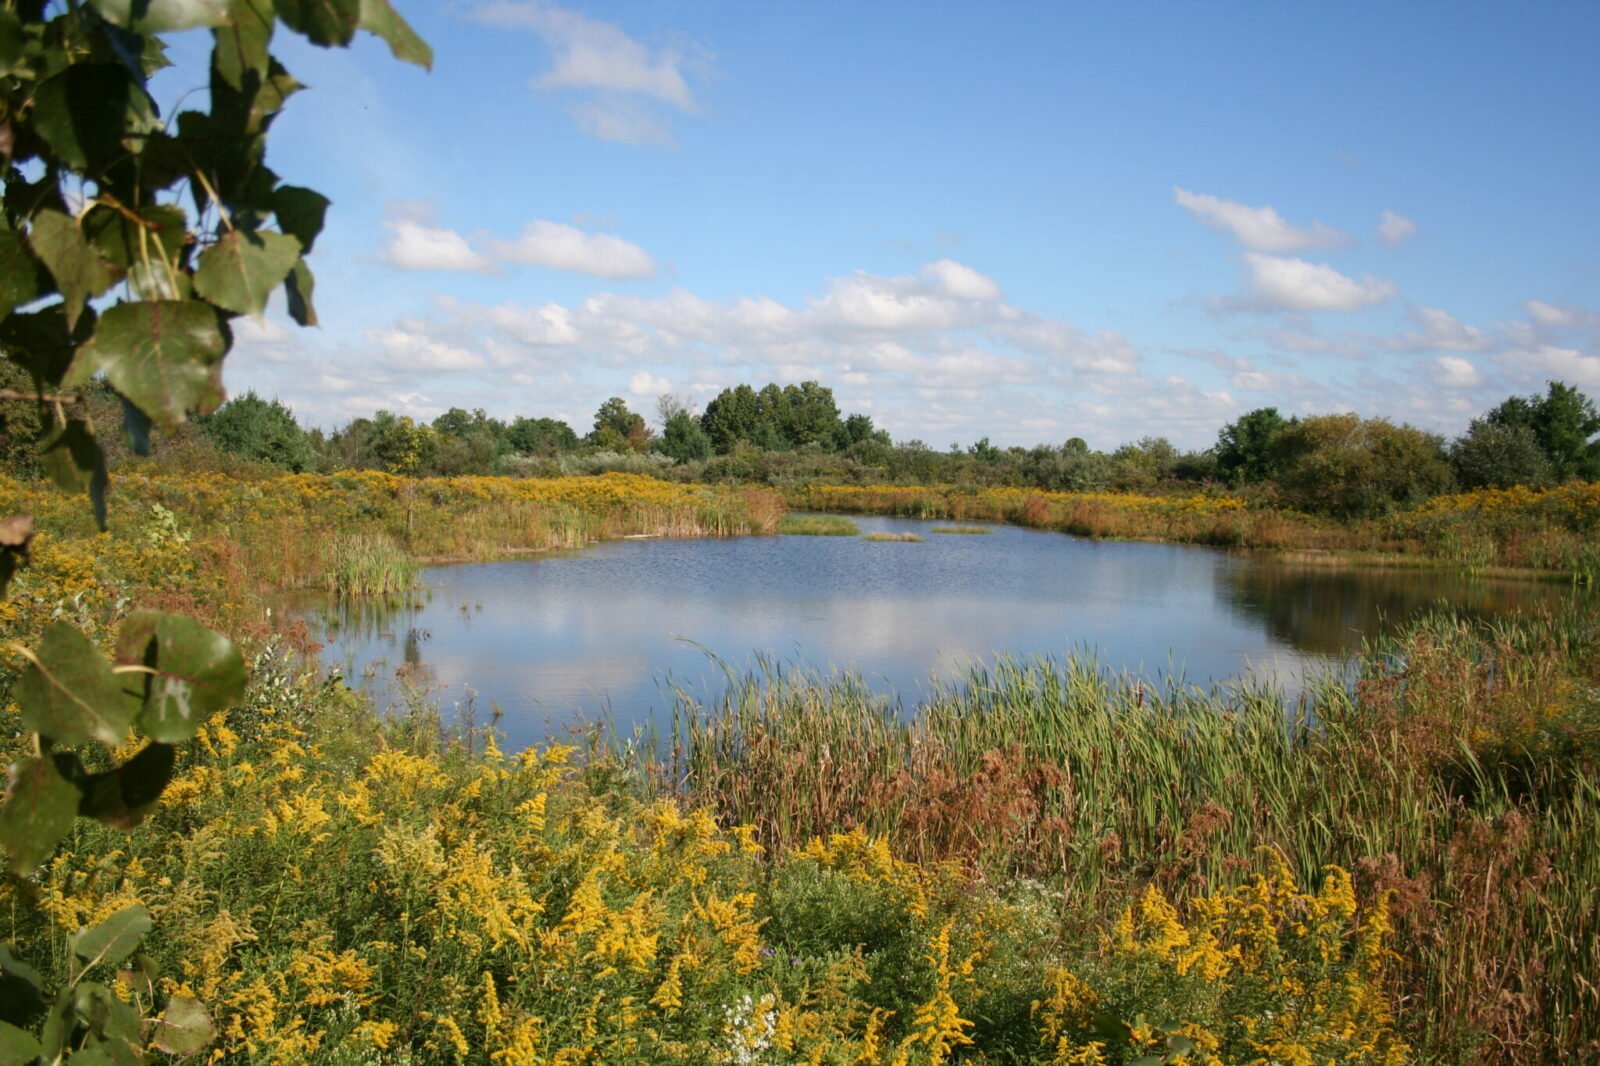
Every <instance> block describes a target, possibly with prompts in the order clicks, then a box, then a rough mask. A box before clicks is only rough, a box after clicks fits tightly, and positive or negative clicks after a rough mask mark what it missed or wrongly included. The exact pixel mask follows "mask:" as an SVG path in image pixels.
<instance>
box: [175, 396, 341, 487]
mask: <svg viewBox="0 0 1600 1066" xmlns="http://www.w3.org/2000/svg"><path fill="white" fill-rule="evenodd" d="M200 428H201V429H202V430H203V431H204V432H205V435H206V436H207V437H208V438H210V440H211V441H212V442H213V443H214V444H216V446H217V447H218V448H220V449H222V450H223V451H225V452H231V453H233V454H234V455H241V456H244V457H245V458H246V459H254V460H256V461H257V462H262V463H271V464H272V465H273V466H281V467H283V468H284V469H285V470H291V471H294V472H295V473H299V472H300V471H302V470H308V469H310V467H311V465H312V461H313V455H312V451H311V439H310V438H309V437H308V436H306V431H305V430H304V429H302V428H301V427H300V423H299V422H297V421H295V417H294V412H293V411H290V410H289V409H288V408H287V407H285V406H284V405H283V404H281V403H279V402H278V401H277V400H263V399H262V398H261V397H259V396H257V395H256V394H255V393H254V392H246V393H245V394H244V395H243V396H235V397H234V398H233V399H231V400H229V401H228V402H227V403H225V404H223V405H222V406H221V407H219V408H218V409H217V410H216V411H215V412H214V413H213V414H210V415H207V416H205V417H203V418H201V419H200Z"/></svg>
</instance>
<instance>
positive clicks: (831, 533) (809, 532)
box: [778, 514, 861, 537]
mask: <svg viewBox="0 0 1600 1066" xmlns="http://www.w3.org/2000/svg"><path fill="white" fill-rule="evenodd" d="M778 532H779V533H780V534H782V535H783V536H788V537H854V536H857V535H858V534H860V532H861V529H860V527H858V526H857V525H856V524H855V523H854V522H852V521H850V519H848V518H840V517H838V516H837V515H825V514H824V515H810V514H806V515H798V514H792V515H784V516H783V518H781V519H779V521H778Z"/></svg>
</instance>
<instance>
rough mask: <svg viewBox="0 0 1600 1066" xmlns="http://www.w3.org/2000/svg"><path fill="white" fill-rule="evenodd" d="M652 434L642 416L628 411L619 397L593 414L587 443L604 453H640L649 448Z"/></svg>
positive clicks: (625, 403) (612, 399)
mask: <svg viewBox="0 0 1600 1066" xmlns="http://www.w3.org/2000/svg"><path fill="white" fill-rule="evenodd" d="M652 438H653V434H652V433H651V432H650V427H649V426H647V425H645V423H644V416H643V415H641V414H639V413H638V412H636V411H630V410H628V404H627V402H626V401H625V400H623V398H622V397H620V396H613V397H611V398H610V399H609V400H607V401H606V402H605V403H603V404H601V405H600V409H599V410H598V411H596V412H595V413H594V432H592V433H590V434H589V443H590V444H593V445H595V446H596V447H597V448H600V449H602V450H604V451H619V452H620V451H634V452H642V451H644V450H645V449H646V448H648V447H649V446H650V441H651V440H652Z"/></svg>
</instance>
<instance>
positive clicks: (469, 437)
mask: <svg viewBox="0 0 1600 1066" xmlns="http://www.w3.org/2000/svg"><path fill="white" fill-rule="evenodd" d="M102 402H103V404H104V405H105V406H106V407H107V412H106V417H107V418H110V417H111V416H112V415H114V414H116V412H115V411H113V410H111V406H112V405H113V401H112V400H111V399H105V400H103V401H102ZM94 403H95V400H94V397H93V396H91V397H90V398H89V406H90V408H91V410H92V409H93V407H94ZM28 411H29V408H28V405H24V404H19V403H16V402H11V403H6V404H3V405H0V417H7V418H10V419H11V420H12V423H13V424H15V423H16V421H17V419H18V418H19V417H21V418H22V419H23V420H24V421H25V420H26V418H27V416H28ZM0 428H3V427H0ZM1597 434H1600V414H1597V411H1596V407H1595V403H1594V401H1593V400H1591V399H1590V398H1589V397H1588V396H1586V395H1585V394H1584V393H1583V392H1581V391H1580V390H1579V389H1577V388H1576V387H1574V386H1572V385H1569V384H1566V383H1563V382H1559V381H1553V382H1549V383H1548V384H1547V386H1546V389H1545V391H1544V392H1543V393H1542V394H1540V393H1535V394H1532V395H1527V396H1511V397H1508V398H1507V399H1505V400H1504V401H1503V402H1501V403H1500V404H1498V405H1496V406H1495V407H1493V408H1491V409H1490V410H1488V411H1486V412H1484V413H1483V414H1482V415H1481V416H1480V417H1478V418H1475V419H1473V420H1472V422H1471V423H1470V425H1469V426H1468V427H1467V429H1466V431H1465V432H1463V433H1462V434H1461V435H1460V436H1458V437H1456V438H1454V439H1453V440H1447V439H1446V438H1445V437H1443V436H1441V435H1439V434H1436V433H1431V432H1428V431H1426V430H1422V429H1418V428H1417V427H1415V426H1410V425H1406V424H1404V423H1396V422H1393V421H1390V420H1388V419H1384V418H1363V417H1361V416H1359V415H1356V414H1330V415H1313V416H1306V417H1288V416H1285V415H1283V414H1282V413H1280V412H1279V411H1278V410H1277V409H1276V408H1273V407H1263V408H1259V409H1257V410H1254V411H1251V412H1249V413H1247V414H1245V415H1242V416H1241V417H1239V418H1238V419H1236V420H1234V421H1233V422H1230V423H1228V424H1227V425H1225V426H1223V427H1222V429H1221V430H1220V431H1219V433H1218V434H1217V439H1216V441H1215V443H1214V444H1212V445H1211V446H1210V447H1208V448H1203V449H1197V450H1190V451H1184V450H1181V449H1179V448H1177V447H1176V446H1174V445H1173V444H1172V443H1171V442H1170V441H1169V440H1167V439H1166V438H1164V437H1144V438H1142V439H1140V440H1138V441H1134V442H1131V443H1128V444H1124V445H1122V446H1121V447H1118V448H1115V449H1112V450H1110V451H1099V450H1096V449H1093V448H1091V447H1089V445H1088V444H1087V442H1085V441H1084V439H1083V438H1082V437H1072V438H1069V439H1068V440H1066V441H1065V442H1063V443H1061V444H1048V443H1046V444H1039V445H1036V446H1034V447H1032V448H1024V447H1005V448H1002V447H999V446H996V445H994V444H991V443H990V441H989V440H988V439H987V438H984V439H982V440H978V441H976V442H974V443H972V444H971V445H968V446H965V447H961V446H955V445H953V446H952V447H951V448H949V449H948V450H940V449H934V448H931V447H929V446H928V445H927V444H925V443H923V442H922V441H919V440H902V441H892V440H891V439H890V437H889V434H888V433H887V432H885V431H883V430H881V429H878V428H877V427H876V426H875V425H874V424H873V421H872V419H871V418H870V417H869V416H867V415H864V414H850V415H842V414H841V412H840V410H839V407H838V404H837V403H836V402H835V400H834V396H833V390H832V389H830V388H828V387H827V386H824V385H821V384H819V383H818V382H816V381H807V382H803V383H801V384H798V385H793V384H791V385H785V386H779V385H777V384H768V385H765V386H763V387H761V388H759V389H758V388H755V387H753V386H751V385H747V384H741V385H738V386H735V387H733V388H728V389H724V390H723V391H722V392H721V393H719V394H718V395H717V396H715V397H714V398H713V399H712V400H711V401H710V402H709V403H707V404H706V406H705V409H704V410H703V411H701V412H699V413H698V414H696V413H695V412H694V411H692V410H691V409H690V408H689V406H688V405H687V404H686V403H685V402H684V401H682V400H681V399H678V398H676V397H673V396H670V395H669V396H662V397H661V398H660V399H659V401H658V402H657V404H656V411H655V419H654V424H652V423H651V422H650V421H647V420H646V418H645V416H644V415H643V414H641V413H639V412H637V411H635V410H633V409H631V408H630V407H629V406H628V403H627V402H626V401H625V400H623V399H622V398H621V397H616V396H613V397H611V398H610V399H608V400H606V401H605V402H604V403H603V404H601V405H600V407H599V408H598V409H597V410H596V411H595V414H594V418H593V422H592V424H591V426H590V427H589V428H588V431H587V432H585V433H583V434H582V435H580V434H579V432H578V431H577V430H576V429H574V428H573V427H572V426H571V425H569V424H568V423H567V422H564V421H561V420H559V419H555V418H550V417H518V418H513V419H510V420H501V419H498V418H494V417H491V416H489V415H488V414H486V413H485V412H484V411H482V410H474V411H467V410H464V409H462V408H459V407H453V408H451V409H450V410H448V411H446V412H445V413H443V414H441V415H440V416H438V417H437V418H435V419H433V420H432V421H431V422H427V421H420V420H417V419H413V418H411V417H410V416H407V415H401V414H396V413H394V412H391V411H378V412H376V413H375V414H374V415H372V417H370V418H357V419H354V420H353V421H351V422H349V423H347V424H346V425H344V426H342V427H340V428H339V429H337V430H335V431H333V432H332V433H324V432H322V431H321V430H319V429H306V428H305V427H303V426H301V425H300V424H299V422H298V421H297V420H296V419H295V417H294V414H293V412H292V411H290V410H289V408H287V407H286V406H284V405H283V404H282V403H279V402H278V401H277V400H268V399H264V398H262V397H260V396H257V395H256V394H254V393H245V394H244V395H242V396H238V397H235V398H234V399H232V400H230V401H228V402H227V403H226V404H224V405H223V406H222V407H221V408H220V409H218V410H217V411H216V412H214V413H212V414H210V415H207V416H205V417H203V418H201V419H199V420H198V421H197V423H196V428H194V429H190V430H185V431H183V433H180V434H179V437H180V440H179V441H177V442H176V444H177V447H178V450H179V451H180V452H181V451H183V450H184V449H187V450H188V451H189V452H190V453H195V452H201V453H203V452H205V451H206V450H208V449H211V450H215V451H216V452H218V453H221V454H224V455H227V456H232V457H238V458H241V459H244V460H247V461H251V462H258V463H265V464H270V465H272V466H274V467H279V468H282V469H285V470H291V471H314V470H328V471H331V470H340V469H378V470H385V471H389V472H391V473H396V474H402V475H414V476H458V475H466V474H477V475H508V476H551V475H555V474H573V473H597V472H603V471H605V470H631V471H638V472H646V473H653V474H656V475H658V476H662V477H670V478H675V479H685V480H742V481H764V482H771V483H784V482H794V481H803V480H832V481H837V482H841V483H872V482H891V483H918V484H929V483H939V484H957V485H974V486H1007V485H1010V486H1022V487H1032V488H1039V489H1045V490H1053V491H1080V492H1093V491H1133V492H1160V491H1163V490H1169V489H1193V488H1195V487H1205V486H1215V487H1225V488H1228V489H1230V490H1234V491H1244V492H1250V493H1253V494H1259V495H1263V496H1266V497H1270V498H1273V499H1277V500H1280V501H1282V502H1283V503H1286V504H1288V505H1290V506H1293V507H1296V508H1299V509H1301V510H1306V511H1311V512H1318V513H1325V514H1332V515H1337V516H1341V517H1361V516H1370V515H1374V514H1381V513H1385V512H1387V511H1391V510H1395V509H1397V508H1402V507H1406V506H1410V505H1412V504H1415V503H1418V502H1421V501H1422V500H1425V499H1428V498H1429V497H1432V496H1435V495H1438V494H1441V493H1445V492H1450V491H1454V490H1456V489H1473V488H1485V487H1491V488H1499V487H1507V486H1512V485H1526V486H1530V487H1544V486H1548V485H1553V484H1557V483H1560V482H1563V481H1568V480H1572V479H1580V480H1586V481H1595V480H1600V441H1597V440H1596V439H1595V438H1596V435H1597ZM0 437H3V438H4V440H6V441H7V442H8V443H7V445H6V446H5V448H4V449H3V450H0V461H4V462H5V463H6V465H7V467H8V468H9V469H11V470H13V471H14V472H18V473H28V472H31V467H30V463H32V464H34V465H36V460H35V459H34V457H33V455H32V453H31V451H30V450H29V448H28V447H26V446H19V445H16V444H13V443H9V442H16V441H25V440H30V439H31V436H30V435H29V434H28V433H26V432H20V433H17V432H4V433H0ZM184 437H186V438H187V439H182V438H184ZM196 461H203V456H202V457H201V459H200V460H196Z"/></svg>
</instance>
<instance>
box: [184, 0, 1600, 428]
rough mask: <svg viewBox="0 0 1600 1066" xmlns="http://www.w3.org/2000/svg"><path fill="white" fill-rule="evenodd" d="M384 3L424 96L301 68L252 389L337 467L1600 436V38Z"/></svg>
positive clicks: (1542, 11) (1151, 17)
mask: <svg viewBox="0 0 1600 1066" xmlns="http://www.w3.org/2000/svg"><path fill="white" fill-rule="evenodd" d="M399 6H400V7H401V9H402V11H403V12H404V14H405V15H406V16H407V17H408V18H409V19H410V20H411V21H412V23H413V25H414V26H415V27H416V28H417V30H418V31H419V32H420V33H421V34H422V35H423V36H424V37H425V38H427V39H428V41H429V42H430V43H431V44H432V45H433V47H434V50H435V64H434V69H433V71H432V73H424V72H422V71H420V70H417V69H416V68H413V67H409V66H405V65H402V64H399V63H397V62H395V61H394V60H392V59H391V58H390V57H389V56H388V54H387V52H386V50H385V49H384V48H383V47H382V46H381V44H379V43H378V42H376V41H373V40H371V39H364V40H363V41H361V42H360V43H359V44H358V46H357V47H356V48H354V49H353V50H351V51H348V52H346V51H339V50H334V51H323V50H319V49H315V48H312V47H310V46H307V45H304V44H303V43H301V42H299V41H298V40H284V41H280V43H279V46H278V48H277V51H278V52H279V54H280V56H281V58H283V60H284V62H285V64H286V65H287V66H288V67H289V69H290V70H291V71H293V72H294V73H295V74H296V75H297V76H299V77H300V79H301V80H302V81H304V82H306V83H307V84H308V85H310V86H311V87H312V90H311V91H310V92H307V93H304V94H302V95H300V96H298V97H296V98H295V99H294V100H292V101H291V103H290V106H289V109H288V111H287V112H286V113H285V114H284V115H283V116H282V117H281V118H280V120H279V121H278V123H277V125H276V126H275V127H274V129H273V137H272V143H271V148H270V156H269V161H270V162H271V164H272V165H273V166H274V168H275V169H276V170H277V171H278V172H279V173H280V174H282V175H283V176H284V177H285V178H286V179H287V180H290V181H293V182H296V183H300V184H306V185H310V186H312V187H313V188H316V189H319V190H320V191H322V192H324V193H325V194H327V195H328V196H330V197H331V198H332V199H333V200H334V207H333V210H332V212H331V215H330V223H329V228H328V231H327V233H326V235H325V236H324V237H323V238H322V239H321V240H320V241H319V242H318V245H317V248H316V251H315V253H314V254H313V256H312V261H311V262H312V267H313V269H314V270H315V271H316V274H317V279H318V280H317V305H318V311H319V313H320V316H321V319H322V323H323V325H322V327H321V328H320V329H318V330H309V331H308V330H299V329H297V328H296V327H294V326H293V325H292V324H291V323H289V321H288V319H287V318H286V317H285V316H283V315H282V313H281V309H275V310H274V311H273V312H271V313H269V316H268V318H267V320H266V321H265V323H264V324H261V325H255V326H247V327H246V328H243V329H241V330H240V343H239V345H238V347H237V348H236V350H235V353H234V355H233V356H231V357H230V359H229V364H228V369H227V373H226V380H227V383H228V385H229V387H230V388H231V389H233V390H234V391H241V390H243V389H245V388H252V387H253V388H255V389H257V390H258V391H261V392H263V393H266V394H271V395H276V396H278V397H280V398H282V399H283V400H284V401H285V402H287V403H289V404H290V405H291V406H293V407H294V408H295V409H296V411H297V412H298V413H300V414H301V415H302V417H304V418H305V419H307V420H308V421H311V422H315V423H317V424H320V425H323V426H333V425H337V424H339V423H341V422H343V421H345V420H347V419H349V418H350V417H353V416H355V415H360V414H367V413H370V412H371V411H372V410H374V409H376V408H378V407H387V408H390V409H392V410H395V411H399V412H404V413H408V414H412V415H416V416H419V417H426V418H431V417H432V416H433V415H435V414H437V413H438V412H440V411H442V410H443V409H445V408H447V407H450V406H464V407H469V408H471V407H483V408H485V409H487V410H488V411H489V412H490V413H491V414H494V415H498V416H501V417H509V416H513V415H518V414H527V415H555V416H557V417H562V418H566V419H568V420H569V421H571V422H572V423H573V425H574V426H575V427H576V428H577V429H578V430H579V431H580V432H583V431H586V430H587V429H588V428H589V425H590V423H591V421H592V416H593V412H594V410H595V408H596V407H597V406H599V404H600V402H601V401H602V400H604V399H605V398H606V397H607V396H611V395H621V396H623V397H625V398H627V399H628V400H629V402H630V403H631V404H632V405H634V407H635V408H636V409H637V410H641V411H643V412H645V413H647V414H653V412H654V407H655V399H656V397H657V396H658V395H659V394H661V393H663V392H671V393H674V394H676V395H678V396H680V397H682V398H684V399H686V400H687V401H689V402H690V403H691V404H692V405H694V406H697V407H698V406H700V405H703V404H704V402H705V401H706V400H707V399H709V398H710V397H711V396H712V395H715V393H716V392H717V391H718V390H720V389H721V388H723V387H725V386H727V385H729V384H734V383H737V382H740V381H748V382H752V383H755V384H761V383H764V382H766V381H769V380H776V381H782V382H787V381H799V380H804V379H806V378H816V379H818V380H820V381H822V382H823V383H824V384H827V385H830V386H831V387H833V389H834V391H835V393H836V395H837V397H838V399H839V400H840V404H841V406H842V407H843V408H845V409H846V410H852V411H866V412H868V413H870V414H871V415H872V416H873V417H874V418H875V419H876V420H877V421H878V423H879V425H881V426H883V427H885V428H887V429H889V430H890V431H891V432H892V433H893V434H894V435H895V437H896V438H902V439H903V438H913V437H915V438H921V439H923V440H925V441H927V442H929V443H930V444H933V445H934V446H936V447H944V446H946V445H948V444H950V443H951V442H952V441H957V442H961V443H969V442H971V441H972V440H974V439H976V438H978V437H980V436H989V437H990V438H991V439H993V440H995V441H997V442H999V443H1004V444H1032V443H1036V442H1039V441H1055V442H1059V441H1062V440H1065V439H1066V438H1068V437H1071V436H1082V437H1085V438H1086V439H1088V440H1089V441H1090V443H1092V444H1094V445H1096V446H1099V447H1111V446H1114V445H1116V444H1118V443H1121V442H1123V441H1126V440H1131V439H1134V438H1137V437H1139V436H1143V435H1146V434H1150V435H1165V436H1168V437H1170V438H1171V439H1173V440H1174V441H1176V442H1177V443H1179V444H1181V445H1185V446H1203V445H1205V444H1208V443H1210V442H1211V441H1212V440H1213V439H1214V437H1215V434H1216V431H1217V429H1218V428H1219V427H1220V426H1221V425H1222V424H1224V423H1225V422H1227V421H1229V420H1231V419H1233V418H1235V417H1237V416H1238V415H1239V414H1241V413H1243V412H1245V411H1248V410H1250V409H1252V408H1255V407H1261V406H1267V405H1275V406H1277V407H1279V408H1280V409H1282V410H1285V411H1288V412H1294V413H1317V412H1325V411H1342V410H1351V409H1354V410H1358V411H1361V412H1363V413H1372V414H1384V415H1387V416H1390V417H1394V418H1397V419H1404V420H1407V421H1410V422H1413V423H1415V424H1417V425H1421V426H1423V427H1425V428H1429V429H1433V430H1437V431H1439V432H1443V433H1447V434H1448V433H1454V432H1457V431H1459V430H1460V429H1461V428H1462V427H1464V425H1465V424H1466V422H1467V420H1468V419H1469V418H1470V417H1472V416H1473V415H1474V414H1476V413H1478V412H1480V411H1482V410H1483V409H1485V408H1486V407H1488V406H1490V405H1492V404H1493V403H1495V402H1498V401H1499V400H1500V399H1502V398H1504V397H1505V396H1506V395H1509V394H1511V393H1514V392H1528V391H1533V390H1538V389H1542V387H1543V382H1544V381H1545V380H1546V379H1548V378H1559V379H1562V380H1567V381H1571V382H1573V383H1576V384H1578V385H1579V386H1580V387H1583V388H1584V389H1586V390H1587V391H1589V392H1590V393H1591V394H1592V395H1596V396H1600V211H1597V210H1596V209H1595V192H1594V189H1595V175H1596V174H1597V173H1600V136H1597V135H1596V134H1597V133H1600V122H1597V116H1600V106H1597V105H1600V64H1596V63H1595V62H1594V59H1593V43H1594V41H1596V40H1597V39H1600V5H1595V4H1592V3H1587V4H1569V5H1561V4H1544V5H1519V6H1512V5H1494V6H1490V5H1472V4H1449V5H1446V4H1437V5H1435V4H1410V5H1393V4H1385V5H1377V4H1372V5H1365V4H1339V5H1329V4H1320V5H1316V6H1312V5H1298V4H1279V5H1266V4H1259V5H1254V4H1253V5H1244V4H1238V5H1225V4H1207V5H1195V4H1172V5H1106V4H1096V5H1087V4H1072V5H1069V4H1038V5H1034V4H1029V5H1022V4H983V5H978V4H973V5H970V6H968V5H955V4H930V3H927V2H922V3H917V4H895V3H874V4H845V3H811V4H803V5H801V4H793V5H779V4H750V3H734V2H727V3H722V2H713V0H695V2H676V0H654V2H648V3H646V2H640V3H598V2H597V3H591V4H584V5H576V4H575V5H570V6H567V5H558V4H553V3H543V2H530V0H491V2H486V3H485V2H462V3H452V4H447V5H432V4H422V3H409V4H408V3H405V2H404V0H400V5H399ZM205 44H206V42H205V40H204V38H203V36H201V35H191V36H190V38H187V39H180V40H179V41H178V48H177V49H176V57H177V58H178V60H179V64H180V66H179V69H178V70H176V71H174V72H172V73H171V74H168V75H165V76H164V77H166V78H168V85H169V86H176V85H178V84H179V83H181V82H182V79H183V78H184V77H185V76H188V75H187V74H186V73H185V72H186V71H189V72H192V71H198V70H200V69H201V65H200V64H201V63H203V49H204V47H205ZM194 78H195V80H196V81H198V80H199V77H198V75H195V76H194Z"/></svg>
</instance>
